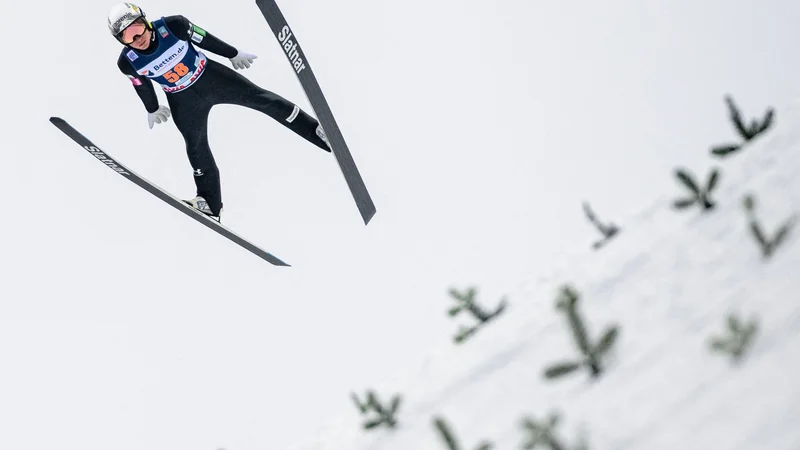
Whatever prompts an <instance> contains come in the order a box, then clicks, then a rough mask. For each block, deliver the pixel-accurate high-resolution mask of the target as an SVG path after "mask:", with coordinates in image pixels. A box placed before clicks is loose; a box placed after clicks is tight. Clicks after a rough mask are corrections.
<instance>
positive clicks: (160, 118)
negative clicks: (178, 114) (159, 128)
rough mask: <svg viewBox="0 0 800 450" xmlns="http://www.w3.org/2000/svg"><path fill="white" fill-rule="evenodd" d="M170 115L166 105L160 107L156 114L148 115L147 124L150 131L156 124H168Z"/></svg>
mask: <svg viewBox="0 0 800 450" xmlns="http://www.w3.org/2000/svg"><path fill="white" fill-rule="evenodd" d="M170 114H171V113H170V111H169V108H167V107H166V106H164V105H158V109H157V110H156V112H154V113H148V114H147V123H148V124H149V125H150V129H152V128H153V124H154V123H161V122H166V121H167V117H169V115H170Z"/></svg>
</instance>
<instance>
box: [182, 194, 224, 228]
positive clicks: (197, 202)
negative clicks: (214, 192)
mask: <svg viewBox="0 0 800 450" xmlns="http://www.w3.org/2000/svg"><path fill="white" fill-rule="evenodd" d="M183 203H186V204H187V205H189V206H191V207H192V208H194V209H196V210H198V211H200V212H201V213H203V214H205V215H207V216H208V217H210V218H211V219H212V220H216V221H217V222H221V220H220V216H222V208H220V210H219V216H215V215H214V214H212V213H211V208H209V206H208V203H207V202H206V199H204V198H203V197H200V196H199V195H198V196H197V197H195V198H193V199H191V200H184V201H183Z"/></svg>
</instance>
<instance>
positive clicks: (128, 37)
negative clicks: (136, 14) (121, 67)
mask: <svg viewBox="0 0 800 450" xmlns="http://www.w3.org/2000/svg"><path fill="white" fill-rule="evenodd" d="M145 31H147V27H146V26H145V24H144V22H142V21H141V19H139V20H136V21H135V22H133V23H131V24H130V25H128V26H127V27H126V28H125V29H124V30H122V31H121V32H120V33H119V35H118V36H119V40H120V41H121V42H122V43H123V44H125V45H129V44H132V43H133V41H135V40H136V39H139V36H141V35H143V34H144V33H145Z"/></svg>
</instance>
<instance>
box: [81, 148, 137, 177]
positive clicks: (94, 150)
mask: <svg viewBox="0 0 800 450" xmlns="http://www.w3.org/2000/svg"><path fill="white" fill-rule="evenodd" d="M83 148H85V149H86V150H88V151H89V153H91V154H92V155H94V157H95V158H97V159H99V160H100V161H101V162H102V163H103V164H105V165H107V166H108V167H110V168H112V169H114V171H115V172H118V173H121V174H123V175H130V173H128V172H127V171H126V170H125V169H123V168H122V167H120V166H118V165H117V162H116V161H114V160H113V159H111V158H109V157H108V156H107V155H106V154H105V153H103V151H102V150H100V149H99V148H97V147H95V146H94V145H84V146H83Z"/></svg>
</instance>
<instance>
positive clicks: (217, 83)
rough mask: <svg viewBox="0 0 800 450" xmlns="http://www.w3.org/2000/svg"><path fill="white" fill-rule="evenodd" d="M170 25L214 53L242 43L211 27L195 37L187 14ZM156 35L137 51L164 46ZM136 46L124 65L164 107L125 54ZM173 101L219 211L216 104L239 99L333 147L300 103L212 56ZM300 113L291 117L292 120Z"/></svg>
mask: <svg viewBox="0 0 800 450" xmlns="http://www.w3.org/2000/svg"><path fill="white" fill-rule="evenodd" d="M164 21H165V24H166V26H167V27H168V28H169V30H170V31H171V32H172V33H173V34H174V35H175V36H177V37H178V38H180V39H182V40H186V41H189V43H190V45H196V46H197V47H200V48H201V49H204V50H207V51H209V52H211V53H215V54H218V55H220V56H224V57H226V58H233V57H234V56H236V55H237V53H238V51H237V49H236V48H234V47H232V46H230V45H228V44H226V43H225V42H223V41H221V40H220V39H219V38H217V37H215V36H213V35H211V33H208V31H205V36H204V38H203V40H202V43H201V44H198V43H196V42H193V41H191V35H192V23H191V22H190V21H189V20H188V19H187V18H186V17H184V16H181V15H176V16H167V17H165V18H164ZM151 35H152V36H153V37H152V39H151V41H150V46H149V47H148V49H147V50H135V51H136V52H137V53H140V54H147V53H148V52H150V53H152V52H153V51H155V49H156V48H157V47H158V41H157V40H158V39H159V38H158V33H157V32H155V30H154V31H153V32H151ZM131 48H132V47H127V46H126V47H125V50H123V51H122V52H121V54H120V56H119V59H118V60H117V66H118V67H119V69H120V70H121V71H122V73H124V74H125V75H127V76H128V78H130V79H131V81H132V83H133V85H134V89H135V90H136V93H137V94H138V95H139V97H140V98H141V100H142V103H144V106H145V109H146V110H147V112H149V113H153V112H155V111H156V110H158V107H159V103H158V97H156V92H155V89H154V88H153V83H152V81H151V80H150V79H149V78H147V77H145V76H143V75H140V74H138V73H136V71H135V70H134V68H133V67H132V66H131V64H130V63H129V62H128V60H127V59H126V58H125V52H127V51H128V50H130V49H131ZM166 96H167V102H168V105H169V108H170V111H171V113H172V114H171V115H172V119H173V120H174V121H175V126H177V127H178V130H179V131H180V132H181V134H182V135H183V139H184V140H185V142H186V153H187V155H188V157H189V163H190V164H191V166H192V169H193V174H194V180H195V184H196V186H197V195H198V196H201V197H203V198H204V199H205V200H206V202H208V206H209V207H210V208H211V212H212V213H213V214H214V215H219V213H220V210H221V208H222V193H221V187H220V177H219V169H218V168H217V164H216V162H215V161H214V156H213V155H212V154H211V148H209V145H208V133H207V125H208V114H209V111H210V110H211V107H212V106H214V105H219V104H233V105H239V106H244V107H247V108H251V109H254V110H257V111H261V112H263V113H264V114H266V115H268V116H270V117H272V118H273V119H275V120H277V121H278V122H279V123H281V124H282V125H284V126H285V127H287V128H289V129H290V130H292V131H294V132H295V133H297V134H298V135H300V136H302V137H303V138H305V139H306V140H308V141H309V142H311V143H313V144H314V145H316V146H317V147H319V148H321V149H323V150H325V151H328V152H330V149H329V148H328V146H327V145H326V144H325V141H323V140H322V139H321V138H320V137H319V136H318V135H317V133H316V129H317V126H318V125H319V122H318V121H317V119H315V118H313V117H311V116H310V115H308V114H307V113H306V112H305V111H303V110H301V109H299V108H298V107H296V106H295V105H294V104H293V103H292V102H290V101H288V100H286V99H285V98H283V97H281V96H279V95H277V94H275V93H273V92H270V91H268V90H265V89H262V88H261V87H259V86H257V85H255V84H254V83H253V82H251V81H250V80H248V79H247V78H245V77H244V76H242V75H241V74H239V73H238V72H236V71H235V70H233V69H231V68H229V67H226V66H224V65H222V64H220V63H218V62H216V61H213V60H211V59H209V60H208V62H207V66H206V68H205V72H204V73H203V74H202V75H201V76H200V78H199V79H198V80H197V81H195V83H194V84H193V85H191V86H189V87H188V88H186V89H184V90H182V91H179V92H174V93H167V94H166ZM290 116H294V117H293V119H292V120H291V121H288V120H287V119H288V118H289V117H290Z"/></svg>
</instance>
